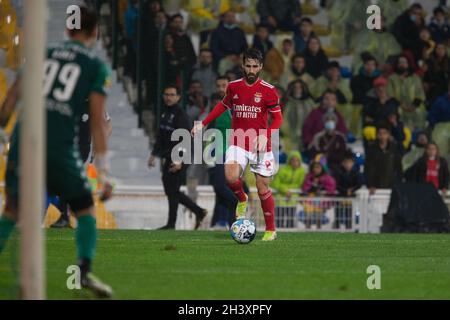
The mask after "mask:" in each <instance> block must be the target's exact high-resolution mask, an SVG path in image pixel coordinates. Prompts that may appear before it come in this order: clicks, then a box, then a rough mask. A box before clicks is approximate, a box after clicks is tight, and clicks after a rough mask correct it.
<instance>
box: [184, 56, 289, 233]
mask: <svg viewBox="0 0 450 320" xmlns="http://www.w3.org/2000/svg"><path fill="white" fill-rule="evenodd" d="M242 67H243V70H244V78H242V79H238V80H235V81H232V82H230V83H229V85H228V87H227V91H226V95H225V97H224V98H223V100H222V101H221V102H219V103H218V104H217V105H216V106H215V107H214V109H213V110H212V111H211V112H210V113H209V114H208V116H207V117H206V118H205V119H204V120H203V121H202V122H201V123H196V125H195V126H194V128H193V129H192V135H194V134H196V133H197V132H199V131H200V130H202V128H203V127H204V126H206V125H208V124H209V123H210V122H211V121H213V120H214V119H216V118H217V117H219V116H220V115H221V114H222V113H223V112H225V110H227V109H230V110H231V112H232V115H233V117H232V134H231V135H230V146H229V147H228V149H227V152H226V157H225V177H226V180H227V184H228V186H229V187H230V189H231V190H232V191H233V192H234V194H235V195H236V197H237V198H238V205H237V207H236V219H242V218H245V213H246V210H247V200H248V199H247V195H246V194H245V193H244V190H243V188H242V182H241V176H242V174H243V172H244V170H245V168H246V167H247V164H249V163H250V170H251V171H252V172H253V173H254V174H255V177H256V187H257V189H258V195H259V198H260V200H261V207H262V210H263V213H264V220H265V222H266V232H265V233H264V236H263V239H262V240H263V241H272V240H275V239H276V237H277V234H276V231H275V217H274V210H275V202H274V199H273V196H272V192H271V191H270V189H269V183H270V181H271V177H272V176H273V175H274V174H275V159H274V155H273V153H272V150H271V134H272V131H274V130H277V129H279V128H280V126H281V123H282V121H283V118H282V114H281V108H280V105H279V97H278V93H277V90H276V88H275V87H274V86H272V85H271V84H269V83H267V82H265V81H264V80H262V79H261V78H259V74H260V72H261V70H262V67H263V57H262V54H261V52H259V51H258V50H257V49H249V50H247V51H246V52H245V53H244V57H243V66H242ZM269 113H270V114H271V115H272V118H273V119H272V123H271V125H270V126H269V125H268V118H269V117H268V115H269Z"/></svg>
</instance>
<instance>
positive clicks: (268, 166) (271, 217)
mask: <svg viewBox="0 0 450 320" xmlns="http://www.w3.org/2000/svg"><path fill="white" fill-rule="evenodd" d="M256 159H258V160H257V161H256V163H252V164H250V170H251V171H252V172H253V173H254V174H255V177H256V188H257V189H258V196H259V199H260V200H261V208H262V212H263V214H264V221H265V222H266V232H265V233H264V236H263V241H271V240H275V239H276V237H277V234H276V231H275V200H274V198H273V195H272V191H271V190H270V188H269V184H270V181H271V180H272V176H273V175H274V174H275V168H274V166H275V161H274V156H273V153H272V152H266V153H265V154H264V155H263V156H262V157H260V158H258V157H256Z"/></svg>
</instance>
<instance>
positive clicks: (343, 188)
mask: <svg viewBox="0 0 450 320" xmlns="http://www.w3.org/2000/svg"><path fill="white" fill-rule="evenodd" d="M334 178H335V179H336V187H337V188H336V189H337V192H338V195H339V196H341V197H352V196H354V195H355V193H356V191H358V190H359V189H360V188H361V187H362V186H363V184H364V177H363V175H362V174H361V173H360V172H359V168H358V166H355V158H354V155H353V153H352V152H351V151H350V150H348V151H347V152H346V153H345V154H344V156H343V158H342V161H341V163H340V166H339V168H338V170H336V172H335V174H334Z"/></svg>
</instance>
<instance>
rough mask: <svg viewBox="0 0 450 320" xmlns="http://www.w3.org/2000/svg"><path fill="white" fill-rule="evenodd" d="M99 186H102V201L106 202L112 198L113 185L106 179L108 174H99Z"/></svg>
mask: <svg viewBox="0 0 450 320" xmlns="http://www.w3.org/2000/svg"><path fill="white" fill-rule="evenodd" d="M98 184H99V185H100V192H99V193H100V200H101V201H103V202H104V201H106V200H108V199H110V198H111V197H112V194H113V185H112V183H111V182H110V181H109V180H108V178H107V177H106V173H99V174H98Z"/></svg>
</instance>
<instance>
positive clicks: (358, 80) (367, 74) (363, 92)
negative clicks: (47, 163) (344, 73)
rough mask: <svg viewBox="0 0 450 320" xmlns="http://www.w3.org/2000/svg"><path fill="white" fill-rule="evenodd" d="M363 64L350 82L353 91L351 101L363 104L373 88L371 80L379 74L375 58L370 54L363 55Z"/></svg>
mask: <svg viewBox="0 0 450 320" xmlns="http://www.w3.org/2000/svg"><path fill="white" fill-rule="evenodd" d="M363 62H364V65H363V67H361V69H360V70H359V73H358V75H356V76H354V77H353V78H352V80H351V82H350V87H351V89H352V93H353V103H355V104H362V105H364V104H365V103H366V102H367V99H368V97H367V94H368V93H369V91H371V90H372V89H373V82H374V80H375V79H376V78H378V77H379V76H380V71H379V70H378V69H377V60H376V59H375V57H374V56H372V55H371V54H366V55H364V56H363Z"/></svg>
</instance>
